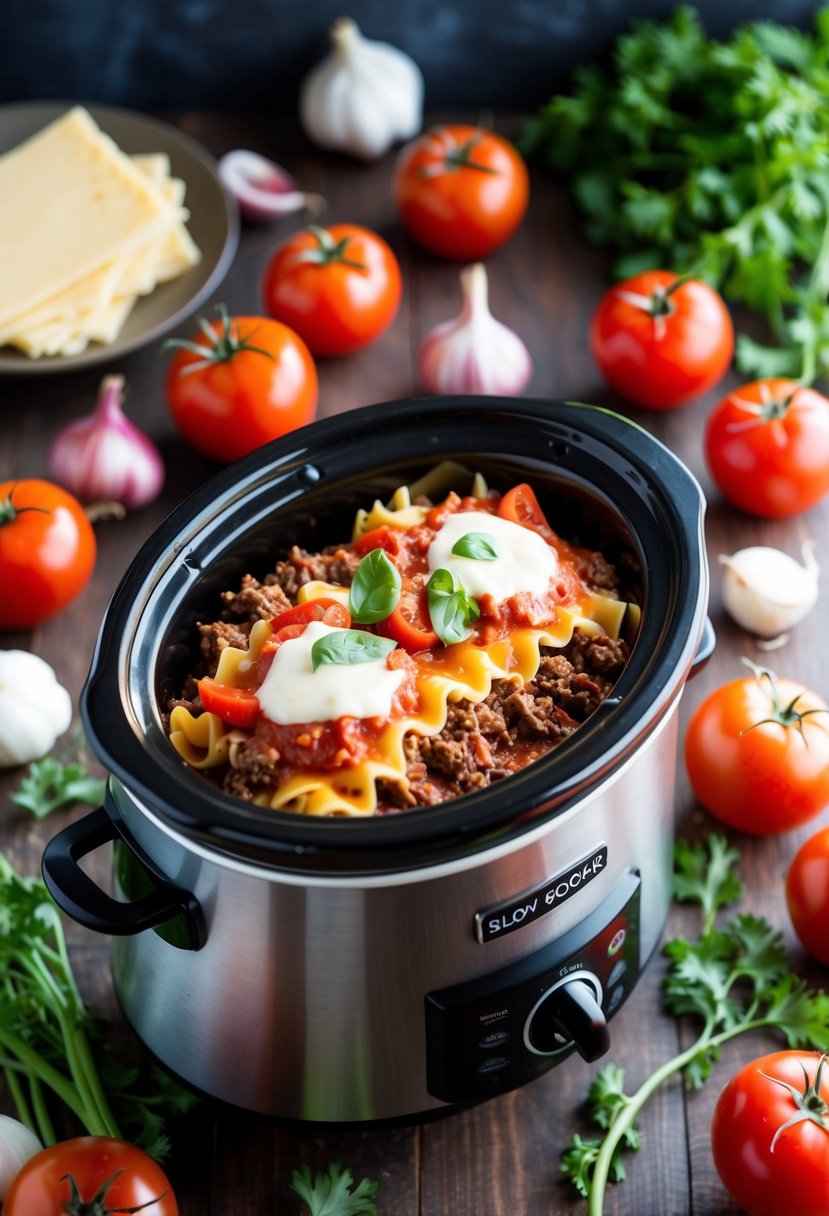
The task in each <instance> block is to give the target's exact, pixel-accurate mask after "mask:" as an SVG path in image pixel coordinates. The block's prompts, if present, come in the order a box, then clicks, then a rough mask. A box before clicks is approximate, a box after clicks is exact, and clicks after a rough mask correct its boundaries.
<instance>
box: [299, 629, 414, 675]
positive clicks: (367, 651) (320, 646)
mask: <svg viewBox="0 0 829 1216" xmlns="http://www.w3.org/2000/svg"><path fill="white" fill-rule="evenodd" d="M396 645H397V643H396V642H394V641H392V639H391V638H378V637H376V636H375V634H373V633H365V632H364V631H363V630H362V629H338V630H337V631H336V633H327V634H326V635H325V637H322V638H317V640H316V642H314V644H313V646H312V647H311V667H312V669H313V670H314V671H316V670H317V669H318V668H320V667H324V666H325V665H326V664H327V663H342V664H349V663H373V662H375V661H376V660H377V659H384V658H385V657H386V655H387V654H391V652H392V651H393V650H394V648H395V647H396Z"/></svg>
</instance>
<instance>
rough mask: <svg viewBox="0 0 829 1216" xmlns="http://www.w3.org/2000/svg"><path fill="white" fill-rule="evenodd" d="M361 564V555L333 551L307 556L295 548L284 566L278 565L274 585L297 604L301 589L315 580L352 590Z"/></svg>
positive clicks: (345, 551) (346, 550)
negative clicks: (352, 584)
mask: <svg viewBox="0 0 829 1216" xmlns="http://www.w3.org/2000/svg"><path fill="white" fill-rule="evenodd" d="M359 564H360V557H359V554H357V553H354V552H352V551H351V550H348V549H343V548H334V549H328V550H324V551H323V552H322V553H307V552H306V551H305V550H304V549H300V548H299V547H298V546H297V545H294V547H293V549H291V551H290V553H289V554H288V556H287V558H286V559H285V561H284V562H277V564H276V572H275V573H274V575H273V576H272V577H273V581H274V582H275V583H277V584H278V585H279V586H280V587H281V588H282V590H283V591H284V592H285V594H286V595H287V596H288V597H289V599H290V600H291V601H292V602H293V603H295V602H296V597H297V594H298V593H299V589H300V587H302V586H303V584H305V583H310V582H311V580H312V579H321V580H322V581H323V582H326V583H336V584H337V585H338V586H341V587H349V586H350V585H351V580H352V579H353V577H354V571H355V570H356V569H357V567H358V566H359Z"/></svg>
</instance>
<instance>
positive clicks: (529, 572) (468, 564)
mask: <svg viewBox="0 0 829 1216" xmlns="http://www.w3.org/2000/svg"><path fill="white" fill-rule="evenodd" d="M469 532H480V533H482V534H483V535H484V536H486V537H488V538H489V539H490V542H491V543H492V545H493V547H494V549H495V552H496V553H497V555H498V556H497V557H496V558H495V559H494V560H492V561H482V560H481V559H480V558H474V557H459V556H458V555H457V554H456V553H453V552H452V548H453V546H454V545H455V544H456V543H457V542H458V541H459V540H460V539H461V537H462V536H466V535H467V533H469ZM428 560H429V569H430V570H438V569H442V570H450V571H451V572H452V573H453V574H455V575H457V577H458V578H459V579H460V580H461V582H462V583H463V585H464V587H465V588H466V590H467V591H468V592H469V594H470V595H471V596H474V597H475V598H479V597H480V596H482V595H491V596H492V598H493V599H494V600H495V602H496V603H501V602H502V601H503V600H507V599H509V598H510V596H512V595H518V594H519V592H522V591H524V592H529V593H530V594H531V595H542V594H543V593H544V592H545V591H546V590H547V588H548V586H549V585H550V579H552V578H555V575H556V570H557V568H558V562H557V560H556V555H555V552H554V550H553V549H551V548H550V546H549V545H548V544H547V542H546V541H545V540H543V539H542V538H541V537H540V536H539V535H538V533H537V532H533V531H532V530H531V529H530V528H524V527H522V526H521V524H514V523H511V522H510V521H509V520H508V519H501V518H500V516H498V515H488V514H485V513H484V512H482V511H459V512H458V513H457V514H456V515H450V516H449V518H448V519H447V521H446V523H445V524H444V525H443V527H442V528H441V529H440V531H439V532H438V534H437V536H436V537H435V539H434V540H433V541H432V543H431V545H430V546H429V554H428Z"/></svg>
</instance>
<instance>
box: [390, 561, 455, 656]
mask: <svg viewBox="0 0 829 1216" xmlns="http://www.w3.org/2000/svg"><path fill="white" fill-rule="evenodd" d="M375 629H376V630H377V632H378V633H379V634H380V635H381V636H382V637H384V638H393V639H394V641H395V642H397V644H398V646H402V647H403V649H404V650H408V651H409V653H410V654H416V653H417V651H418V650H433V649H434V648H435V646H437V645H439V643H440V638H439V637H438V635H437V634H436V633H435V631H434V629H432V623H431V621H430V620H429V606H428V601H427V599H426V586H425V584H424V583H423V582H422V580H419V579H418V580H413V579H404V580H403V586H402V589H401V592H400V599H399V600H398V601H397V607H396V608H395V610H394V612H393V613H392V614H391V616H387V617H386V619H385V620H384V621H378V622H377V624H376V625H375Z"/></svg>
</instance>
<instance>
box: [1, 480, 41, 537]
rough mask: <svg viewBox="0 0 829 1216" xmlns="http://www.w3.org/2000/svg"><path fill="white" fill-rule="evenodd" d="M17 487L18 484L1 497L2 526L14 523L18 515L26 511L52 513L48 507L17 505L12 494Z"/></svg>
mask: <svg viewBox="0 0 829 1216" xmlns="http://www.w3.org/2000/svg"><path fill="white" fill-rule="evenodd" d="M16 489H17V484H16V483H15V485H13V486H12V488H11V489H10V490H9V492H8V494H7V495H6V497H5V498H3V499H0V527H2V526H3V524H10V523H13V522H14V520H16V519H17V517H18V515H22V514H23V512H24V511H40V513H41V514H42V515H50V514H51V512H50V510H49V508H48V507H16V506H15V505H14V503H13V502H12V494H14V492H15V490H16Z"/></svg>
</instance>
